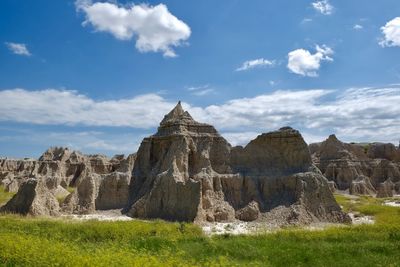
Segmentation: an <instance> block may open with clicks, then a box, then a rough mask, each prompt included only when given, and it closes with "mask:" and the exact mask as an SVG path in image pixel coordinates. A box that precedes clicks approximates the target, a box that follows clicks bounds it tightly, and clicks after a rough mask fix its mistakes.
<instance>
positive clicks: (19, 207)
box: [0, 177, 60, 216]
mask: <svg viewBox="0 0 400 267" xmlns="http://www.w3.org/2000/svg"><path fill="white" fill-rule="evenodd" d="M56 184H57V179H56V178H54V177H46V178H40V179H34V178H30V179H28V180H26V181H25V182H23V183H22V185H21V187H20V188H19V190H18V193H17V194H16V195H15V196H14V197H13V198H12V199H11V200H10V201H9V202H8V203H7V204H6V205H5V206H3V207H1V208H0V212H10V213H19V214H23V215H27V214H30V215H52V216H57V215H59V208H60V207H59V204H58V201H57V198H56V190H57V185H56Z"/></svg>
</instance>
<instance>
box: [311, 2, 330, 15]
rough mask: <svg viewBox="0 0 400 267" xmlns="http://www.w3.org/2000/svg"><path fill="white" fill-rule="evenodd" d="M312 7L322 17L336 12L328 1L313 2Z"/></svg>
mask: <svg viewBox="0 0 400 267" xmlns="http://www.w3.org/2000/svg"><path fill="white" fill-rule="evenodd" d="M311 6H312V7H313V8H314V9H315V10H316V11H317V12H319V13H321V14H322V15H331V14H332V13H333V11H334V7H333V6H332V5H331V4H330V3H329V1H328V0H322V1H316V2H313V3H311Z"/></svg>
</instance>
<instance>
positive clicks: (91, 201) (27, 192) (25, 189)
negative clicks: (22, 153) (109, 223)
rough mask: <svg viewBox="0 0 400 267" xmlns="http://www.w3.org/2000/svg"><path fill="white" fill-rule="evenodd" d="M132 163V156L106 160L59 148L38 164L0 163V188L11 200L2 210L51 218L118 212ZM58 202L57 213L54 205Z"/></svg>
mask: <svg viewBox="0 0 400 267" xmlns="http://www.w3.org/2000/svg"><path fill="white" fill-rule="evenodd" d="M134 161H135V154H132V155H129V156H128V157H127V158H125V157H124V156H123V155H117V156H115V157H113V158H112V159H108V158H107V157H105V156H102V155H83V154H81V153H79V152H77V151H71V150H69V149H68V148H61V147H53V148H50V149H48V150H47V151H46V152H44V153H43V155H42V156H41V157H40V158H39V159H38V160H31V159H29V160H10V159H3V160H1V161H0V178H1V182H2V184H3V185H4V188H5V189H6V190H7V191H10V192H16V193H17V194H16V195H15V196H14V198H13V199H11V200H10V201H9V203H7V204H6V205H5V206H4V207H3V208H2V210H3V211H6V212H12V213H21V214H30V215H57V214H59V213H60V212H69V213H91V212H94V211H95V210H96V209H111V208H115V209H117V208H123V207H125V206H126V204H127V200H128V188H129V182H130V177H131V171H132V168H133V164H134ZM49 181H51V182H49ZM68 186H69V187H73V188H75V189H74V192H73V193H72V194H70V193H69V192H68V191H67V190H66V188H67V187H68ZM64 198H65V201H62V202H63V203H61V207H60V206H59V203H58V200H63V199H64Z"/></svg>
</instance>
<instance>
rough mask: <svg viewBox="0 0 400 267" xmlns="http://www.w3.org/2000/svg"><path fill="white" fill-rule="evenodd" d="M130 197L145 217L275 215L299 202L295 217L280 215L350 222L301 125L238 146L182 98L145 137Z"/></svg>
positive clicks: (132, 209)
mask: <svg viewBox="0 0 400 267" xmlns="http://www.w3.org/2000/svg"><path fill="white" fill-rule="evenodd" d="M129 203H130V204H129V208H128V215H130V216H133V217H139V218H162V219H167V220H178V221H198V222H201V221H233V220H235V216H236V218H239V219H242V220H256V219H258V220H262V219H263V218H264V219H265V218H267V217H268V214H269V213H270V212H272V211H273V210H275V211H276V212H275V214H277V216H278V215H279V214H281V213H280V211H282V212H283V213H285V212H286V209H284V208H283V209H282V208H279V207H293V209H292V212H289V213H288V214H291V215H290V218H286V217H285V216H282V217H285V218H286V219H290V220H291V222H293V223H295V222H306V221H307V222H310V221H331V222H345V221H348V220H349V218H348V217H347V216H346V215H345V214H344V213H342V212H341V210H340V207H339V206H338V204H337V203H336V201H335V199H334V198H333V195H332V193H331V191H330V189H329V186H328V182H327V180H326V178H324V177H323V176H322V175H321V174H320V172H319V171H316V170H315V168H313V165H312V162H311V156H310V153H309V150H308V147H307V145H306V143H305V142H304V140H303V138H302V137H301V135H300V134H299V132H298V131H296V130H294V129H292V128H289V127H285V128H281V129H280V130H279V131H275V132H271V133H267V134H262V135H260V136H258V137H257V138H256V139H255V140H253V141H251V142H250V143H249V144H248V145H247V146H246V147H244V148H242V147H236V148H233V149H232V148H231V146H230V145H229V143H228V142H227V141H226V140H225V139H224V138H222V137H221V136H220V135H219V134H218V132H217V131H216V130H215V129H214V127H212V126H211V125H207V124H202V123H198V122H196V121H194V120H193V118H192V117H191V116H190V114H189V113H187V112H185V111H184V110H183V109H182V107H181V105H180V103H178V105H177V106H176V107H175V108H174V109H173V110H172V111H171V112H170V113H169V114H167V115H166V116H165V117H164V119H163V121H162V122H161V124H160V127H159V128H158V132H157V133H156V134H155V135H153V136H150V137H148V138H145V139H144V140H143V142H142V144H141V146H140V148H139V150H138V152H137V157H136V161H135V165H134V169H133V172H132V181H131V186H130V199H129ZM295 207H297V208H295ZM298 209H300V210H301V212H299V214H297V215H294V214H295V213H293V212H294V210H298ZM257 210H259V211H258V212H257ZM283 210H285V212H284V211H283ZM283 213H282V214H283ZM257 214H258V215H257ZM285 214H286V213H285Z"/></svg>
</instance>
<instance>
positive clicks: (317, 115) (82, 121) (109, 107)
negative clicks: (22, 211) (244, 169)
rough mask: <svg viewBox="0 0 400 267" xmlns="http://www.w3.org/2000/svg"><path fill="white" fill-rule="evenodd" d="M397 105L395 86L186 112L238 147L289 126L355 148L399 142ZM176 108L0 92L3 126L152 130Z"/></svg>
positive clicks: (144, 101)
mask: <svg viewBox="0 0 400 267" xmlns="http://www.w3.org/2000/svg"><path fill="white" fill-rule="evenodd" d="M193 91H196V90H193ZM399 102H400V87H399V86H398V85H391V86H385V87H380V88H371V87H366V88H349V89H346V90H337V91H336V90H326V89H313V90H278V91H275V92H272V93H268V94H263V95H258V96H255V97H251V98H238V99H233V100H230V101H227V102H225V103H223V104H220V105H210V106H206V107H199V106H192V105H190V104H188V103H183V105H184V108H185V109H187V110H188V111H189V112H190V113H191V114H192V116H193V117H194V118H195V119H196V120H198V121H202V122H207V123H210V124H213V125H215V126H216V127H217V129H219V130H220V131H221V132H222V133H227V138H228V139H229V140H230V141H231V142H232V143H233V144H245V143H246V142H247V141H249V140H250V139H251V138H252V137H253V135H254V134H255V133H261V132H265V131H270V130H274V129H277V128H279V127H282V126H286V125H290V126H293V127H294V128H297V129H300V130H301V131H302V133H304V135H305V136H307V138H308V139H309V140H313V141H315V140H316V139H317V137H319V136H325V135H327V134H330V133H336V134H338V135H339V137H341V138H343V139H344V140H346V139H347V140H350V141H391V142H397V140H398V139H399V137H400V119H399V117H398V114H400V105H398V103H399ZM149 103H151V105H149ZM175 104H176V103H175V102H171V101H168V100H166V99H164V98H163V97H161V96H158V95H153V94H151V95H143V96H137V97H134V98H131V99H126V100H107V101H96V100H94V99H91V98H89V97H87V96H83V95H81V94H79V93H77V92H75V91H60V90H42V91H27V90H22V89H14V90H4V91H0V114H2V116H1V117H0V120H1V121H14V122H20V123H30V124H32V123H33V124H55V125H65V124H66V125H86V126H129V127H132V128H141V129H143V128H144V129H149V128H154V127H156V126H157V125H158V123H159V122H160V121H161V119H162V118H163V116H164V114H166V113H167V112H169V110H170V109H172V108H173V106H174V105H175ZM149 131H150V130H149ZM65 138H68V136H66V137H65ZM102 140H103V141H104V142H103V141H102ZM85 144H86V146H88V145H92V146H97V147H102V148H103V149H109V150H115V151H116V150H117V149H119V148H120V147H121V146H119V145H118V144H115V142H111V141H110V139H108V140H107V139H104V138H99V139H98V140H97V139H96V140H86V141H85Z"/></svg>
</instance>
